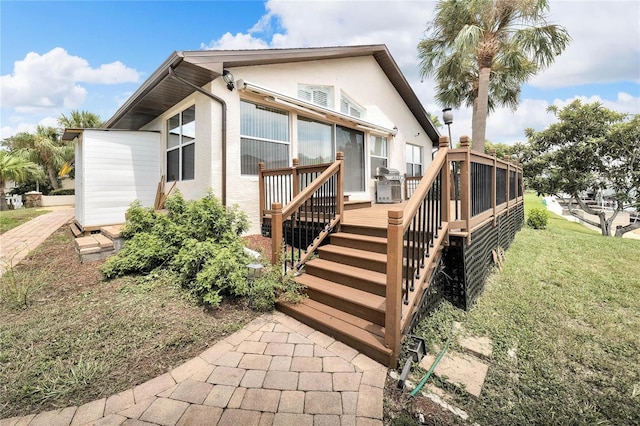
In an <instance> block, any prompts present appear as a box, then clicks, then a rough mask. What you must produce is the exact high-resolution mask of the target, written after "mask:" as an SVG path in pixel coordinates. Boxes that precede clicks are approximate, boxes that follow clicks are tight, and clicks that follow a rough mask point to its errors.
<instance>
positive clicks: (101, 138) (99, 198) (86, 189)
mask: <svg viewBox="0 0 640 426" xmlns="http://www.w3.org/2000/svg"><path fill="white" fill-rule="evenodd" d="M77 146H78V148H77V150H76V154H80V156H77V157H76V158H80V167H81V169H82V170H81V173H82V179H81V181H82V184H81V185H80V187H77V188H76V220H77V221H78V222H79V223H80V225H82V226H83V227H85V228H87V227H95V226H103V225H110V224H118V223H123V222H124V221H125V217H124V214H125V212H126V211H127V209H128V208H129V206H130V205H131V203H132V202H133V201H134V200H140V202H141V203H142V205H143V206H153V203H154V201H155V197H156V191H157V187H158V182H159V181H160V175H161V170H162V167H161V158H160V135H159V134H158V133H150V132H135V131H131V132H128V131H112V132H109V131H98V130H95V131H91V130H85V131H84V133H83V135H82V139H81V141H80V142H79V143H78V145H77ZM76 161H77V160H76Z"/></svg>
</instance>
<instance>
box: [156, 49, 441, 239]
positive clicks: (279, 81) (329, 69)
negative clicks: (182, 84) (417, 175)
mask: <svg viewBox="0 0 640 426" xmlns="http://www.w3.org/2000/svg"><path fill="white" fill-rule="evenodd" d="M229 71H231V72H232V74H233V75H234V77H235V79H236V81H237V80H239V79H243V80H245V81H247V82H249V83H253V84H256V85H258V86H261V87H264V88H266V89H268V90H271V91H274V92H278V93H281V94H283V95H287V96H289V97H292V98H297V94H298V84H308V85H322V86H331V87H332V88H333V109H335V110H336V111H339V105H340V98H341V94H343V93H344V94H345V95H347V96H348V97H349V98H351V99H352V100H353V101H355V102H357V103H358V104H359V105H361V106H362V107H364V109H365V110H366V113H365V115H364V116H363V117H361V118H362V119H363V120H364V121H367V122H370V123H373V124H376V125H379V126H382V127H385V128H388V129H393V128H394V127H397V129H398V131H397V134H396V136H395V137H393V136H390V135H389V136H388V137H387V140H388V143H387V145H388V160H389V167H392V168H397V169H399V170H400V171H401V173H404V171H405V144H406V143H411V144H415V145H419V146H422V147H423V157H424V158H423V165H424V166H425V168H426V166H427V165H428V164H429V162H430V161H431V148H432V146H433V145H432V142H431V140H430V139H429V138H428V137H427V135H426V132H425V131H424V130H423V129H422V128H421V126H420V124H419V123H418V121H417V120H416V119H415V117H414V116H413V114H412V113H411V112H410V111H409V109H408V108H407V106H406V105H405V103H404V101H403V100H402V98H401V97H400V95H399V94H398V93H397V92H396V90H395V88H394V87H393V86H392V84H391V83H390V82H389V80H388V79H387V77H386V75H385V74H384V72H383V71H382V70H381V69H380V67H379V66H378V64H377V62H376V61H375V60H374V59H373V58H372V57H359V58H349V59H339V60H320V61H312V62H304V63H292V64H291V63H290V64H276V65H261V66H247V67H238V68H229ZM204 89H205V90H208V91H210V92H212V93H213V94H214V95H215V96H217V97H219V98H221V99H223V100H224V101H225V102H226V107H227V121H226V131H227V200H226V201H227V205H233V204H238V205H239V206H240V208H241V209H243V210H244V211H245V212H246V213H247V214H248V216H249V219H250V221H251V229H250V230H249V233H259V226H260V218H259V211H258V210H259V205H258V204H259V202H258V200H259V197H258V177H257V176H243V175H241V173H240V157H241V156H240V100H241V97H245V96H247V95H246V94H245V93H242V92H239V91H238V90H233V91H229V90H228V89H227V87H226V85H225V84H224V82H223V81H222V79H221V78H218V79H216V80H214V81H213V82H211V83H210V84H209V85H207V86H205V87H204ZM191 105H195V106H196V130H195V131H196V145H195V179H194V180H190V181H180V182H178V183H177V184H176V188H178V189H179V190H180V191H181V193H182V194H183V195H184V196H185V198H187V199H197V198H200V197H202V196H203V195H205V194H206V192H207V191H208V190H209V188H211V189H212V190H213V192H214V194H216V196H218V197H221V195H222V182H223V179H222V125H223V123H222V109H223V108H222V105H221V104H220V103H219V102H217V101H215V100H213V99H211V98H210V97H208V96H206V95H204V94H202V93H197V92H196V93H194V94H192V95H190V96H189V97H187V98H185V99H184V100H183V101H181V102H179V103H178V104H176V105H175V106H174V107H173V108H171V109H169V110H168V111H167V112H166V113H164V114H162V115H161V116H160V117H158V118H156V119H155V120H154V121H152V122H151V123H149V124H148V125H147V126H145V127H144V128H143V130H156V131H159V132H160V133H161V143H160V145H159V149H157V150H156V152H157V154H158V155H159V157H160V164H161V165H162V170H166V164H165V162H166V128H165V126H166V124H165V123H166V120H168V119H169V118H170V117H171V116H173V115H175V114H177V113H179V112H180V111H182V110H184V109H186V108H188V107H189V106H191ZM283 109H286V107H283ZM296 118H297V115H296V113H295V112H293V111H291V112H290V123H291V126H290V128H291V138H292V141H291V155H290V158H295V157H296V156H297V140H296V132H295V122H296ZM353 127H354V128H355V126H353ZM362 131H363V133H364V134H365V172H366V185H365V191H364V192H361V193H356V194H352V199H373V198H374V195H375V194H374V182H375V181H374V180H373V179H370V178H369V176H370V170H369V167H370V166H369V156H368V153H369V137H370V133H369V132H368V131H366V130H362ZM171 184H172V183H169V184H167V185H166V189H168V188H169V187H170V186H171Z"/></svg>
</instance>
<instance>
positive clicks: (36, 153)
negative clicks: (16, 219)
mask: <svg viewBox="0 0 640 426" xmlns="http://www.w3.org/2000/svg"><path fill="white" fill-rule="evenodd" d="M3 145H5V146H6V147H8V148H9V149H10V150H11V151H12V152H15V153H19V155H21V156H23V157H25V158H27V159H28V160H30V161H31V162H33V163H36V164H39V165H41V166H42V167H43V169H44V170H45V172H46V174H47V176H48V178H49V182H50V183H51V186H52V187H53V189H58V188H60V185H59V183H58V170H59V169H60V168H61V167H62V165H63V164H64V163H65V162H67V161H71V159H72V158H73V156H74V153H75V147H74V145H73V144H72V143H69V142H65V141H63V140H61V138H60V135H59V133H58V131H57V130H56V129H54V128H53V127H45V126H38V127H37V129H36V133H29V132H21V133H18V134H16V135H14V136H11V137H10V138H7V139H5V140H4V141H3Z"/></svg>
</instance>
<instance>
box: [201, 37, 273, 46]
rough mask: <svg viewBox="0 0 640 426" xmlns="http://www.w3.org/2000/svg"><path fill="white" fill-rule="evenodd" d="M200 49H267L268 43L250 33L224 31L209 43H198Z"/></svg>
mask: <svg viewBox="0 0 640 426" xmlns="http://www.w3.org/2000/svg"><path fill="white" fill-rule="evenodd" d="M200 48H201V49H207V50H242V49H267V48H269V45H268V44H267V42H265V41H264V40H262V39H259V38H255V37H253V36H251V34H242V33H237V34H236V35H233V34H231V33H225V34H224V35H223V36H222V37H220V38H219V39H218V40H212V41H211V42H210V43H209V44H205V43H200Z"/></svg>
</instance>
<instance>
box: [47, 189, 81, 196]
mask: <svg viewBox="0 0 640 426" xmlns="http://www.w3.org/2000/svg"><path fill="white" fill-rule="evenodd" d="M75 194H76V190H75V188H60V189H54V190H53V191H51V192H49V195H75Z"/></svg>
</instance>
